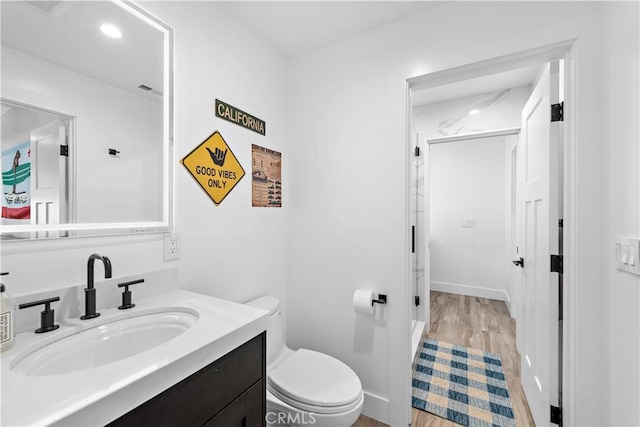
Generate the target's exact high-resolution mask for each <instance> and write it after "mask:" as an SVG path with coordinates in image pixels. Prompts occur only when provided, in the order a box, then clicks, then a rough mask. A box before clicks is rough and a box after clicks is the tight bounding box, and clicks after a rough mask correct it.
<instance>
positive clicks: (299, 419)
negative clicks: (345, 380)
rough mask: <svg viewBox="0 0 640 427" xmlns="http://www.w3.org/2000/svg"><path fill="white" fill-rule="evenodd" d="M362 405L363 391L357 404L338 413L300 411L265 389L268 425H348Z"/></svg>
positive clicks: (285, 426) (288, 426) (341, 426)
mask: <svg viewBox="0 0 640 427" xmlns="http://www.w3.org/2000/svg"><path fill="white" fill-rule="evenodd" d="M363 405H364V393H363V394H362V395H361V396H360V401H359V402H358V405H357V406H356V407H355V408H353V409H351V410H350V411H347V412H342V413H339V414H315V413H312V412H305V411H301V410H300V409H297V408H294V407H293V406H291V405H289V404H287V403H285V402H283V401H282V400H280V399H278V398H277V397H276V396H274V395H273V394H272V393H271V392H270V391H269V390H267V415H266V421H267V426H268V427H304V426H306V427H309V426H314V427H350V426H352V425H353V424H354V423H355V422H356V421H357V420H358V417H359V416H360V413H361V412H362V406H363Z"/></svg>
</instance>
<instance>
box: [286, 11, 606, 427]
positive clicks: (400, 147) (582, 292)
mask: <svg viewBox="0 0 640 427" xmlns="http://www.w3.org/2000/svg"><path fill="white" fill-rule="evenodd" d="M599 12H600V10H599V5H598V4H595V3H590V2H584V3H575V2H563V3H551V2H549V3H542V4H541V3H537V2H496V3H488V2H487V3H485V2H447V3H445V4H443V5H441V6H439V7H438V8H434V9H431V10H429V11H428V12H427V13H424V14H420V15H416V16H414V17H412V18H410V19H407V20H403V21H401V22H398V23H396V24H393V25H388V26H386V27H384V28H381V29H379V30H376V31H373V32H370V33H367V34H364V35H361V36H357V37H354V38H351V39H349V40H347V41H344V42H342V43H338V44H334V45H332V46H329V47H326V48H324V49H321V50H318V51H315V52H312V53H310V54H307V55H304V56H301V57H298V58H295V59H294V60H292V61H291V64H290V67H289V69H288V78H289V85H288V93H289V98H288V111H290V116H289V119H290V129H289V133H288V137H287V139H288V140H289V141H295V142H296V143H292V144H291V147H290V156H291V157H292V158H295V163H294V164H293V165H292V169H291V174H292V175H293V176H294V177H295V180H294V182H292V184H291V188H290V199H291V209H292V212H291V213H292V215H291V220H290V228H289V234H290V236H291V237H292V238H291V239H290V240H289V248H288V253H289V259H288V264H287V265H288V275H289V280H288V298H289V304H288V307H289V315H290V318H289V322H288V325H289V331H290V334H289V338H290V342H291V343H292V344H293V346H306V347H312V348H316V349H319V350H321V351H325V352H327V353H330V354H334V355H336V356H338V357H339V358H341V359H343V360H345V361H346V362H347V363H349V364H350V365H351V366H353V367H354V369H356V371H357V373H358V374H359V375H360V377H361V379H362V381H363V385H364V388H365V390H366V391H367V392H368V393H371V394H374V395H377V396H379V397H380V398H381V399H373V401H375V402H377V403H380V404H379V405H377V406H376V407H375V408H374V407H371V406H367V405H365V413H369V414H375V415H377V416H379V417H380V418H379V419H382V420H383V421H389V422H390V423H391V424H393V425H406V423H407V422H408V416H409V408H408V407H407V406H408V394H409V374H410V372H409V366H408V364H407V363H406V362H404V361H403V360H401V357H404V355H402V352H403V349H404V347H403V346H404V345H406V346H407V347H408V346H409V344H408V342H405V339H404V336H405V334H406V333H407V331H406V329H407V325H408V316H407V313H408V312H409V303H410V301H409V293H408V275H407V273H408V265H407V263H406V260H407V259H408V249H407V248H408V245H409V244H410V240H409V234H408V233H409V228H408V218H407V216H406V212H405V207H406V205H407V200H408V199H407V197H408V194H407V191H406V176H407V168H408V155H409V152H408V147H406V146H405V141H406V135H405V133H406V108H405V105H406V100H405V89H406V80H407V78H410V77H415V76H419V75H423V74H425V73H429V72H434V71H438V70H444V69H448V68H452V67H455V66H459V65H464V64H468V63H473V62H477V61H480V60H483V59H487V58H491V57H495V56H499V55H504V54H508V53H513V52H518V51H521V50H525V49H529V48H534V47H538V46H541V45H546V44H551V43H555V42H559V41H564V40H569V39H573V38H576V39H577V42H576V44H575V45H574V55H575V64H571V66H576V67H578V69H579V73H578V74H577V82H576V87H575V90H576V93H578V94H579V96H576V98H575V101H576V103H575V110H574V111H575V116H574V117H572V118H573V119H574V123H575V128H574V129H573V130H572V132H574V133H575V136H576V139H577V140H578V141H580V145H579V147H578V148H577V149H576V150H575V157H576V163H577V165H578V166H577V168H576V169H575V171H574V172H575V175H576V181H575V182H573V181H572V182H570V183H569V186H570V188H571V191H570V192H569V194H568V198H569V199H570V200H571V206H570V207H569V208H568V209H570V210H571V209H573V210H577V211H578V212H579V213H580V214H579V216H578V218H577V223H576V224H570V225H567V229H566V232H567V236H568V239H569V241H570V242H571V244H570V249H571V250H572V251H574V252H575V262H574V261H572V262H570V263H569V265H568V266H567V268H568V271H571V274H572V279H571V281H569V283H568V284H567V286H568V287H569V288H570V290H571V291H570V292H568V293H567V296H568V297H570V298H573V299H574V300H575V301H576V303H577V304H578V306H579V307H580V310H579V311H578V312H577V319H571V322H572V326H571V327H572V328H573V329H572V332H573V333H574V335H575V336H576V342H575V348H576V353H575V355H572V357H575V358H576V362H575V364H574V371H573V372H571V373H569V379H568V381H569V388H570V390H571V393H572V395H571V396H570V397H568V399H569V400H571V402H570V404H571V405H572V406H573V407H574V408H575V410H576V412H574V413H567V414H565V415H566V416H567V420H568V423H569V424H581V425H589V424H592V425H603V424H606V423H607V421H608V418H607V417H606V413H605V412H603V410H602V405H603V403H602V402H603V401H604V400H605V396H606V395H607V393H606V390H602V384H604V383H605V382H606V379H605V378H606V376H607V373H606V372H605V371H604V370H603V369H602V363H603V362H604V352H605V350H604V349H596V350H595V351H594V346H593V342H594V341H595V342H603V340H604V336H605V334H604V332H605V326H604V322H605V319H604V307H603V304H602V300H603V296H604V289H603V279H604V274H603V264H602V259H603V252H602V242H603V233H602V230H601V225H602V224H603V222H602V221H603V208H602V206H603V205H602V202H603V185H602V178H603V164H602V152H603V149H602V139H601V136H602V131H601V129H602V128H601V125H600V123H599V120H598V118H599V116H600V115H601V108H600V106H601V101H602V43H601V19H600V16H599ZM572 90H573V88H572ZM572 93H573V92H572ZM577 284H579V286H578V285H577ZM360 287H368V288H372V289H374V290H380V291H382V290H384V291H387V293H388V294H389V301H390V304H389V305H388V307H387V308H386V309H385V311H384V316H383V318H382V319H374V318H364V317H359V316H357V315H356V314H355V313H354V312H353V310H352V309H351V295H352V293H353V291H354V290H355V289H357V288H360ZM407 351H408V350H407ZM406 359H407V360H408V357H406ZM381 372H384V373H388V374H387V375H384V374H383V375H381V374H380V373H381ZM385 400H388V401H390V405H388V406H387V407H386V408H385V405H384V402H385ZM369 401H372V399H369ZM605 405H606V404H605ZM386 410H388V412H385V411H386ZM578 414H579V415H578ZM387 416H388V417H387ZM385 417H386V418H385Z"/></svg>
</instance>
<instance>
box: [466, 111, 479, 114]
mask: <svg viewBox="0 0 640 427" xmlns="http://www.w3.org/2000/svg"><path fill="white" fill-rule="evenodd" d="M479 112H480V110H471V111H469V114H478V113H479Z"/></svg>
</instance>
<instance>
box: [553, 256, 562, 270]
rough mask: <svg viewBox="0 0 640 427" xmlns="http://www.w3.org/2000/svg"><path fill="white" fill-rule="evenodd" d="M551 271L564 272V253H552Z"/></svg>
mask: <svg viewBox="0 0 640 427" xmlns="http://www.w3.org/2000/svg"><path fill="white" fill-rule="evenodd" d="M551 272H552V273H560V274H562V255H551Z"/></svg>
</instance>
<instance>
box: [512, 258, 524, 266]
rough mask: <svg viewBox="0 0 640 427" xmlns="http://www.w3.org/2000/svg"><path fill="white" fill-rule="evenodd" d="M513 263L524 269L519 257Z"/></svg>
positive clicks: (522, 260) (522, 259) (522, 261)
mask: <svg viewBox="0 0 640 427" xmlns="http://www.w3.org/2000/svg"><path fill="white" fill-rule="evenodd" d="M513 263H514V264H515V265H517V266H519V267H522V268H524V258H522V257H520V259H517V260H515V261H513Z"/></svg>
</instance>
